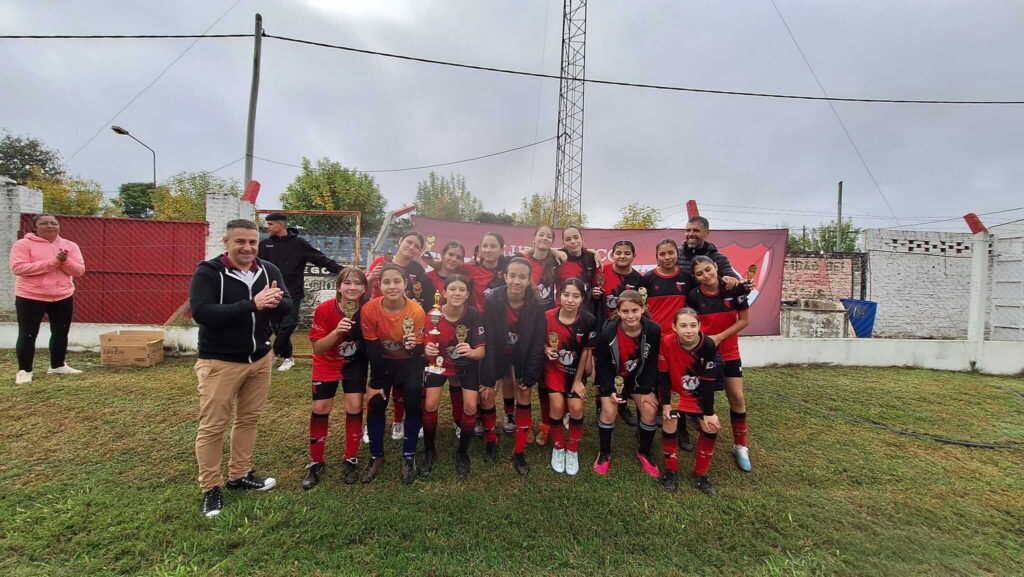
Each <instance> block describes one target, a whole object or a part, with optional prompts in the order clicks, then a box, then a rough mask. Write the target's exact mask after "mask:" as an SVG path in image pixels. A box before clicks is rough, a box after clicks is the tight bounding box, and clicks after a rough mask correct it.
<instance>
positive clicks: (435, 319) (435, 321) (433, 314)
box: [427, 293, 444, 375]
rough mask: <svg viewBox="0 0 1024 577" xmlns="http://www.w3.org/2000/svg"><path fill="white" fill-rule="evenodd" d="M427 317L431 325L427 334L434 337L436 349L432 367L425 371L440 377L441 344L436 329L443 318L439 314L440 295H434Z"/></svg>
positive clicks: (442, 358) (441, 370)
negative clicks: (432, 305)
mask: <svg viewBox="0 0 1024 577" xmlns="http://www.w3.org/2000/svg"><path fill="white" fill-rule="evenodd" d="M427 316H428V317H430V325H431V328H430V332H429V333H428V334H429V335H430V336H432V337H434V338H433V341H434V344H435V345H437V347H438V355H437V358H435V359H434V364H433V365H431V366H430V367H427V371H429V372H431V373H434V374H435V375H440V374H441V373H443V372H444V356H443V355H442V354H441V351H440V347H441V342H440V339H438V337H440V336H441V331H440V330H438V328H437V327H438V325H440V324H441V317H442V316H444V315H443V314H442V313H441V294H440V293H434V307H433V308H432V309H430V312H429V313H428V314H427Z"/></svg>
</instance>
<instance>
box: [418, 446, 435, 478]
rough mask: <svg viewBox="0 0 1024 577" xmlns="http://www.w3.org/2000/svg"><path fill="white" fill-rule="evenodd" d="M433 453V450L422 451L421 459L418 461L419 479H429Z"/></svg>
mask: <svg viewBox="0 0 1024 577" xmlns="http://www.w3.org/2000/svg"><path fill="white" fill-rule="evenodd" d="M434 456H435V455H434V451H433V449H427V450H425V451H423V459H421V460H420V468H419V472H420V477H429V476H430V472H431V471H433V470H434Z"/></svg>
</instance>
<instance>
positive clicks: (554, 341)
mask: <svg viewBox="0 0 1024 577" xmlns="http://www.w3.org/2000/svg"><path fill="white" fill-rule="evenodd" d="M548 346H549V347H551V348H553V349H555V350H558V333H555V332H551V333H548Z"/></svg>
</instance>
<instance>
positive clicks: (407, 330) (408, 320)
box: [402, 317, 416, 345]
mask: <svg viewBox="0 0 1024 577" xmlns="http://www.w3.org/2000/svg"><path fill="white" fill-rule="evenodd" d="M415 326H416V323H414V322H413V320H412V317H405V318H404V319H402V337H403V338H402V345H405V341H406V340H408V339H409V335H411V334H412V329H413V328H414V327H415Z"/></svg>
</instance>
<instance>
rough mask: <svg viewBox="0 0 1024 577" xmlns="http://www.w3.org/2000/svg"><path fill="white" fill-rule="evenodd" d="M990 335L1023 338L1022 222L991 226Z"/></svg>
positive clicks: (1022, 339)
mask: <svg viewBox="0 0 1024 577" xmlns="http://www.w3.org/2000/svg"><path fill="white" fill-rule="evenodd" d="M992 232H993V235H994V241H993V244H992V283H991V288H990V292H989V327H990V330H989V339H990V340H993V341H1024V223H1009V224H1006V225H1001V226H996V227H993V228H992Z"/></svg>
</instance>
